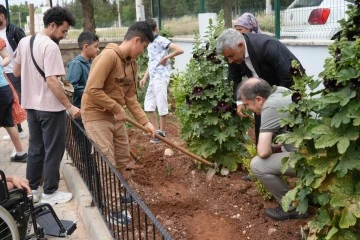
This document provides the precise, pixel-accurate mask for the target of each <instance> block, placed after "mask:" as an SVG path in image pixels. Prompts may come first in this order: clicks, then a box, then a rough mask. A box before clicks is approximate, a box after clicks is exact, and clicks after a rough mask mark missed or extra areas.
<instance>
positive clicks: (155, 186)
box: [127, 117, 309, 240]
mask: <svg viewBox="0 0 360 240" xmlns="http://www.w3.org/2000/svg"><path fill="white" fill-rule="evenodd" d="M167 133H168V137H167V139H168V140H170V141H171V142H172V143H175V144H176V145H180V146H183V147H186V146H185V144H184V143H183V142H182V141H181V139H180V137H179V128H178V124H177V123H176V120H175V119H174V117H172V119H171V121H169V123H168V131H167ZM129 137H130V140H131V146H132V150H133V151H134V152H136V154H137V156H139V157H140V161H141V162H142V163H143V164H144V165H145V167H144V168H142V169H138V170H133V171H130V172H128V174H129V176H127V179H131V180H129V182H130V185H131V186H132V187H133V188H134V189H135V190H136V192H137V193H138V194H139V195H140V197H141V198H142V200H143V201H144V202H145V203H146V204H147V205H148V207H149V208H150V209H151V211H152V212H153V213H154V215H155V216H156V217H157V218H158V219H159V220H160V222H161V223H162V224H163V225H164V227H165V228H166V229H167V230H168V231H169V233H170V234H171V236H172V237H173V239H191V240H228V239H229V240H233V239H255V240H258V239H259V240H260V239H261V240H267V239H269V240H270V239H271V240H273V239H279V240H280V239H281V240H285V239H286V240H296V239H301V234H300V227H301V226H304V225H305V224H306V222H307V221H308V220H309V219H305V220H287V221H274V220H272V219H270V218H268V217H266V216H264V215H263V209H264V207H274V206H276V203H274V202H273V201H265V200H264V199H263V198H262V196H260V194H259V193H258V192H257V190H256V187H255V183H253V182H247V181H244V180H242V179H241V176H244V175H246V172H241V171H237V172H234V173H230V174H229V175H228V176H226V177H224V176H221V175H215V176H214V177H213V178H212V180H211V181H207V180H206V171H204V170H200V169H198V167H197V165H196V164H194V160H193V159H191V158H190V157H188V156H187V155H185V154H183V153H181V152H179V151H178V150H176V149H174V148H172V147H170V146H168V145H166V144H165V143H161V144H152V143H150V142H149V138H148V137H147V136H144V135H143V133H142V131H141V130H138V129H134V128H129ZM166 148H170V149H172V150H173V151H174V155H173V156H172V157H168V156H164V151H165V149H166Z"/></svg>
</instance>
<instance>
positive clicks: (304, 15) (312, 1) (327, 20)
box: [280, 0, 355, 39]
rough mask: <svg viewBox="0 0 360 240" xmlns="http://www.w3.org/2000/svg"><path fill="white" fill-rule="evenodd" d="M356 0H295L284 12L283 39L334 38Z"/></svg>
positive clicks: (281, 34) (281, 33) (282, 23)
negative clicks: (342, 20) (348, 8)
mask: <svg viewBox="0 0 360 240" xmlns="http://www.w3.org/2000/svg"><path fill="white" fill-rule="evenodd" d="M354 2H355V0H346V1H345V0H295V1H294V2H292V3H291V4H290V5H289V7H288V8H287V9H286V10H284V11H283V12H282V18H281V31H280V37H281V38H282V39H286V38H287V39H334V37H335V36H336V35H337V34H339V33H340V30H341V27H340V24H339V23H338V21H339V20H340V19H342V18H345V17H346V10H347V6H348V5H349V4H354Z"/></svg>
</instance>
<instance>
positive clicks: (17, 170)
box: [0, 122, 91, 240]
mask: <svg viewBox="0 0 360 240" xmlns="http://www.w3.org/2000/svg"><path fill="white" fill-rule="evenodd" d="M22 126H23V128H24V130H25V132H26V134H27V135H28V127H27V122H24V123H23V124H22ZM5 135H7V132H6V130H5V129H4V128H0V169H1V170H3V171H4V172H5V174H7V175H8V174H9V175H13V174H15V175H19V176H22V177H25V170H26V163H13V162H10V156H11V153H12V151H13V148H14V147H13V144H12V142H11V141H4V140H3V136H5ZM22 143H23V146H24V147H25V149H26V150H27V148H28V137H26V138H24V139H22ZM60 190H61V191H69V188H68V185H67V183H66V182H65V180H64V178H63V176H62V174H61V181H60ZM73 194H74V193H73ZM53 207H54V210H55V212H56V214H57V215H58V217H59V218H60V219H66V220H73V221H75V220H76V221H77V229H76V230H75V232H74V233H73V234H72V235H71V236H69V237H68V239H72V240H85V239H91V238H90V236H89V234H88V232H87V231H86V228H85V226H84V223H83V221H82V220H81V217H80V214H79V212H78V208H77V206H76V203H75V201H74V200H71V201H70V202H68V203H64V204H57V205H55V206H53ZM47 239H48V240H54V239H63V238H55V237H47Z"/></svg>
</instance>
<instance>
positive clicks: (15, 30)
mask: <svg viewBox="0 0 360 240" xmlns="http://www.w3.org/2000/svg"><path fill="white" fill-rule="evenodd" d="M7 16H8V12H7V10H6V8H5V7H4V6H3V5H1V4H0V37H1V38H2V39H4V40H5V42H6V48H7V50H8V52H9V55H10V57H11V62H10V64H9V65H7V66H6V67H4V71H5V73H6V75H7V77H8V78H9V80H10V82H11V84H12V85H13V86H14V88H15V90H16V92H17V94H18V96H19V99H21V78H20V77H15V76H14V74H13V68H14V54H13V53H14V51H15V49H16V48H17V46H18V43H19V42H20V40H21V39H22V38H23V37H25V33H24V31H23V30H22V29H21V28H19V27H17V26H15V25H14V24H12V23H10V22H8V19H7ZM17 127H18V131H19V137H20V138H25V137H26V134H25V132H24V131H23V129H22V127H21V124H18V125H17ZM3 139H4V140H7V141H9V140H10V136H9V135H7V136H4V137H3Z"/></svg>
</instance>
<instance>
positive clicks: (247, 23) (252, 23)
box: [234, 13, 261, 33]
mask: <svg viewBox="0 0 360 240" xmlns="http://www.w3.org/2000/svg"><path fill="white" fill-rule="evenodd" d="M234 26H241V27H244V28H247V29H249V30H250V31H251V32H254V33H261V30H260V28H259V24H258V22H257V20H256V18H255V16H254V15H252V14H251V13H244V14H242V15H241V16H240V17H239V18H238V19H236V21H235V24H234Z"/></svg>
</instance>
